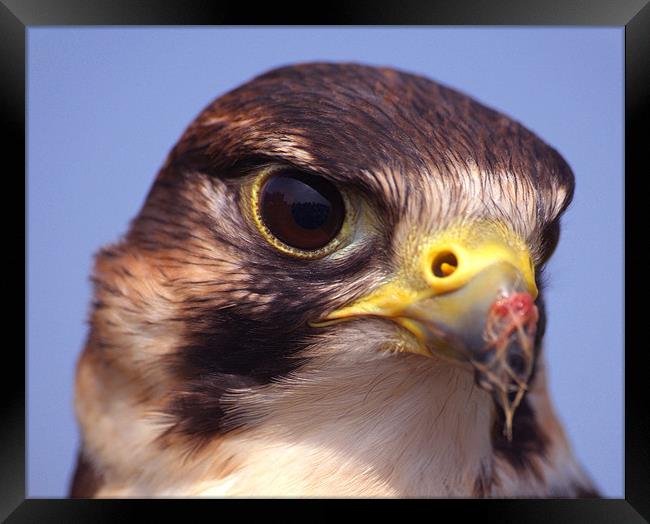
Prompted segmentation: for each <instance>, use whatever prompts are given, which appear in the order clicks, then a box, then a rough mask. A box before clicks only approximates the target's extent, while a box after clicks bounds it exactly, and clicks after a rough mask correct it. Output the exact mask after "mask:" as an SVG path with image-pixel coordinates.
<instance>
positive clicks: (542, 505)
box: [0, 0, 650, 524]
mask: <svg viewBox="0 0 650 524" xmlns="http://www.w3.org/2000/svg"><path fill="white" fill-rule="evenodd" d="M328 4H331V5H328V7H327V9H326V10H323V12H322V13H319V14H320V15H321V18H320V20H318V21H316V20H315V19H314V17H313V15H311V14H307V13H309V11H307V10H305V11H293V12H292V15H293V20H292V22H294V23H296V24H302V25H328V24H337V25H345V24H352V25H382V24H390V25H419V26H422V25H433V26H443V25H469V26H481V25H494V26H512V25H526V26H536V25H558V26H619V27H623V26H624V28H625V136H626V143H625V178H626V181H632V180H638V179H639V178H640V177H641V169H642V166H643V168H644V169H645V170H647V165H646V164H644V160H646V155H645V152H646V150H647V148H648V146H647V139H643V138H642V137H643V136H646V137H647V125H646V123H647V122H648V105H649V104H648V91H649V87H650V38H648V35H650V3H648V0H618V1H617V2H615V3H614V2H607V1H606V0H592V1H590V2H589V3H588V4H587V3H586V2H584V1H582V0H564V1H562V0H552V1H548V2H546V3H544V4H536V3H534V2H532V1H531V0H519V1H517V0H492V1H491V2H489V3H488V2H481V1H480V0H456V1H455V2H454V3H453V4H452V3H451V2H442V1H441V2H428V3H425V2H423V1H422V0H407V1H405V0H402V2H400V5H399V6H397V5H396V4H391V3H390V2H389V1H387V0H381V1H375V2H372V3H371V2H368V1H360V2H357V3H355V4H354V5H349V4H347V5H346V4H344V3H343V2H338V3H329V2H328ZM274 7H275V8H274ZM246 9H247V6H246V5H241V4H240V5H235V4H234V3H233V2H222V3H220V4H218V5H217V4H216V3H211V2H208V1H207V0H193V1H185V2H182V1H177V0H140V1H137V2H133V1H131V2H129V1H128V0H119V1H118V0H113V1H111V0H94V1H93V2H91V3H88V2H84V0H50V1H48V0H2V1H1V2H0V35H2V40H3V44H2V46H0V71H2V83H1V85H0V89H2V96H1V97H0V107H1V108H2V115H3V122H4V123H5V125H6V127H7V128H8V131H9V132H8V133H7V134H6V136H7V138H5V143H6V144H7V147H6V149H5V156H8V157H9V158H10V159H12V160H14V161H15V163H16V164H17V165H18V166H21V165H23V166H24V167H26V157H25V153H26V135H25V130H26V126H25V114H26V97H25V87H26V81H25V80H26V77H25V74H26V67H25V64H26V62H25V59H26V55H25V50H26V38H27V29H28V28H29V27H33V26H69V25H76V26H100V25H102V26H103V25H158V26H160V25H225V24H236V25H256V24H260V23H266V24H268V23H274V24H280V25H287V21H288V19H289V18H288V16H287V15H286V14H284V13H281V12H280V10H278V9H277V6H276V5H269V6H268V7H260V9H261V10H257V8H256V12H253V13H251V12H250V11H251V10H250V8H248V12H246ZM244 20H245V22H244ZM24 173H25V179H24V184H23V186H22V189H23V191H24V195H25V196H24V199H23V202H24V203H25V209H24V215H23V216H24V217H25V223H24V227H25V226H26V220H27V201H26V187H25V185H26V183H27V173H26V171H24ZM635 175H636V176H635ZM6 179H9V177H6ZM626 186H627V185H626ZM642 195H643V193H642V192H640V191H637V192H636V193H634V192H633V191H627V187H626V191H625V223H626V224H627V225H629V226H632V225H634V224H638V223H639V222H640V221H642V219H643V218H644V217H641V216H640V213H638V211H639V210H643V209H644V202H642V201H641V198H642ZM646 206H647V204H646ZM6 209H7V208H6ZM4 213H5V218H6V222H5V223H9V224H11V223H12V222H11V221H10V220H11V219H12V218H13V220H15V218H14V216H15V215H14V214H13V213H11V212H10V211H9V210H6V211H5V212H4ZM625 229H626V230H625V240H626V245H635V243H636V242H638V240H637V239H638V236H636V235H635V236H633V233H632V229H631V228H628V227H626V228H625ZM635 241H636V242H635ZM24 242H25V243H24V244H23V246H24V251H23V252H24V254H25V260H24V261H23V264H22V265H21V264H20V263H17V264H16V265H18V266H19V267H18V272H19V273H20V272H22V274H23V277H25V276H26V274H25V264H26V258H27V256H28V254H27V242H26V237H25V241H24ZM9 258H12V261H13V257H9ZM625 264H626V267H625V270H626V272H627V273H628V274H632V275H637V274H643V273H639V272H638V271H642V270H643V269H642V268H640V264H639V257H629V256H628V257H626V260H625ZM629 282H630V281H628V279H625V291H626V304H627V297H628V296H631V294H628V292H629V291H631V289H632V288H631V287H630V286H631V284H630V283H629ZM27 285H28V283H27V281H26V280H25V288H24V295H23V301H24V302H23V304H24V306H25V309H24V310H23V311H25V317H24V318H25V320H24V322H25V323H24V324H23V330H22V331H20V329H19V327H18V326H19V325H20V324H19V323H18V322H15V323H13V324H10V325H9V326H10V329H9V330H8V331H7V332H8V333H10V335H11V341H10V343H9V344H8V347H17V346H18V344H19V341H20V340H21V339H22V341H23V347H24V348H25V352H26V351H27V340H26V332H27V331H26V322H27V318H26V295H27V294H26V290H27ZM626 310H627V312H628V313H629V314H630V315H632V317H631V320H630V322H628V319H627V317H626V322H625V338H626V340H627V341H630V340H634V339H635V338H634V334H633V330H632V326H638V325H643V324H641V322H638V323H637V322H634V320H635V318H634V317H635V315H636V316H638V315H639V308H629V307H628V308H626ZM646 323H647V320H646ZM14 337H15V339H16V340H15V341H14V340H13V339H14ZM640 347H642V346H640ZM625 359H626V362H625V498H624V499H600V500H561V499H539V500H522V499H509V500H490V501H488V502H487V504H489V506H487V507H489V508H490V509H492V510H494V512H493V513H492V515H494V516H495V518H496V519H498V521H499V522H502V523H508V522H513V523H514V522H516V523H518V524H519V523H525V522H531V523H537V522H539V523H541V522H548V521H549V520H550V521H554V522H575V521H579V522H582V521H584V522H593V523H601V522H602V523H609V522H626V523H627V522H630V523H632V522H634V523H636V522H648V520H646V519H650V497H649V496H648V494H649V493H650V480H649V479H650V453H649V452H648V442H650V416H649V415H648V410H647V405H646V404H645V403H644V402H643V399H644V393H645V391H646V389H647V388H646V387H644V386H645V385H646V382H647V379H646V377H645V376H644V372H645V369H646V368H645V366H643V364H642V362H641V352H640V351H626V352H625ZM15 362H16V363H17V364H16V363H15V364H14V365H15V366H16V369H17V370H18V371H16V372H13V373H5V374H4V376H3V381H2V386H1V387H2V388H3V390H2V393H3V398H4V399H6V400H7V401H6V402H5V403H4V410H3V412H2V414H3V418H2V421H3V423H2V425H0V443H1V445H0V463H1V464H2V468H0V495H1V497H0V519H5V518H6V517H7V516H9V515H10V514H11V515H10V517H9V518H8V520H7V522H53V521H56V522H58V521H66V522H67V521H72V520H77V519H79V520H81V521H82V522H84V521H86V520H92V521H93V522H94V521H97V522H104V521H106V522H108V521H109V519H110V520H111V521H112V520H113V517H115V516H126V515H129V516H133V517H141V518H146V517H149V518H150V517H151V513H150V511H151V509H152V507H151V506H152V504H150V503H151V502H155V501H148V502H144V501H143V502H140V501H133V500H131V501H126V500H111V501H88V500H67V499H26V473H25V470H26V460H25V459H26V453H25V452H26V443H25V436H26V430H25V420H26V418H25V408H26V402H25V385H26V383H25V371H26V365H25V359H20V357H19V356H18V357H17V358H16V361H15ZM5 369H7V368H5ZM12 369H14V368H12ZM19 370H22V371H23V372H22V373H20V372H19ZM261 502H262V501H259V500H258V501H251V500H248V501H241V500H219V501H209V500H202V501H197V504H196V505H193V506H194V507H193V509H194V508H196V509H199V508H201V509H207V510H210V511H211V513H212V514H213V515H214V510H215V509H217V508H215V506H214V504H219V508H218V511H219V514H222V512H223V511H224V510H226V511H227V510H234V511H237V512H238V514H240V515H241V513H242V512H243V511H246V509H248V508H251V509H254V508H255V506H261V505H262V504H261ZM281 502H282V501H277V502H276V501H270V504H271V505H272V506H276V507H277V508H278V509H280V507H279V505H280V503H281ZM292 502H293V503H298V504H299V505H300V506H304V508H305V509H311V510H313V509H314V508H315V506H316V505H317V506H325V507H326V506H329V503H326V501H324V500H319V501H313V500H312V501H309V502H308V503H307V501H292ZM338 502H339V503H343V504H344V505H348V507H349V508H353V505H352V503H353V501H349V500H348V501H338ZM404 502H405V501H379V500H378V501H373V506H374V505H375V504H377V503H378V504H379V505H380V507H383V510H384V511H387V510H393V511H395V510H396V509H398V510H400V511H401V506H402V504H403V503H404ZM181 503H183V502H181ZM434 503H437V504H441V503H443V504H447V508H446V509H448V510H452V511H454V514H455V516H456V515H457V517H456V518H462V517H467V518H477V519H485V517H488V520H490V516H491V515H490V511H489V510H488V511H487V512H486V506H485V505H483V504H481V501H472V500H465V499H463V500H462V501H461V500H453V499H445V500H440V499H438V500H430V501H415V504H427V505H428V504H434ZM163 504H165V508H169V507H170V506H171V505H172V504H173V505H174V507H175V508H176V507H177V504H178V501H164V502H163ZM267 504H268V503H267ZM267 504H264V507H267V509H268V506H267ZM360 504H363V506H357V507H356V509H362V508H367V506H365V504H367V502H361V501H360ZM282 505H283V504H282ZM356 505H357V503H355V504H354V506H356ZM337 506H338V505H337ZM183 507H184V510H185V511H186V510H187V508H188V507H187V505H184V506H183ZM427 507H429V506H427ZM438 507H439V506H438ZM328 509H329V508H328ZM332 509H334V510H336V508H335V507H332ZM339 509H340V507H339ZM421 509H425V508H424V507H421ZM127 510H128V511H127ZM165 511H167V509H166V510H165ZM185 511H184V512H185ZM333 515H334V513H332V516H333ZM396 515H397V514H396ZM170 516H171V515H170ZM386 516H388V515H386Z"/></svg>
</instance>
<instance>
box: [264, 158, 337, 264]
mask: <svg viewBox="0 0 650 524" xmlns="http://www.w3.org/2000/svg"><path fill="white" fill-rule="evenodd" d="M254 207H255V208H256V215H257V219H258V220H259V222H260V224H258V225H261V226H262V229H263V230H266V231H263V232H264V233H270V234H271V235H272V236H273V237H274V239H277V240H278V241H279V243H278V242H272V243H273V244H274V245H276V247H279V248H280V249H281V250H283V251H285V252H288V253H289V254H294V255H298V256H304V257H308V258H314V256H318V255H324V254H325V252H326V251H328V250H327V248H328V246H330V245H331V244H332V242H333V241H334V240H335V239H336V238H337V236H338V235H339V233H340V232H341V228H342V227H343V224H344V222H345V215H346V210H345V202H344V198H343V196H342V195H341V192H340V191H339V190H338V189H337V188H336V186H335V185H334V184H332V183H331V182H330V181H328V180H326V179H325V178H323V177H320V176H316V175H311V174H308V173H304V172H302V171H298V170H284V171H281V172H278V173H275V174H271V175H270V176H268V177H264V179H263V180H262V182H261V185H260V187H259V188H258V190H257V195H256V198H255V203H254ZM283 246H287V247H289V248H290V249H289V250H287V249H282V248H283Z"/></svg>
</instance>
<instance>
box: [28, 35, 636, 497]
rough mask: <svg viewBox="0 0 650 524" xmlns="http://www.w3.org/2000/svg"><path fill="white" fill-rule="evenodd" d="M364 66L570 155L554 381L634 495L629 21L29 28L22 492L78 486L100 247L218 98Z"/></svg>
mask: <svg viewBox="0 0 650 524" xmlns="http://www.w3.org/2000/svg"><path fill="white" fill-rule="evenodd" d="M315 60H327V61H354V62H362V63H366V64H374V65H385V66H392V67H397V68H399V69H403V70H406V71H410V72H414V73H419V74H423V75H425V76H428V77H430V78H432V79H434V80H437V81H440V82H442V83H444V84H447V85H449V86H450V87H454V88H456V89H459V90H461V91H464V92H465V93H467V94H470V95H472V96H474V97H475V98H477V99H478V100H479V101H481V102H483V103H485V104H487V105H489V106H491V107H494V108H496V109H498V110H500V111H503V112H505V113H506V114H508V115H509V116H511V117H513V118H515V119H517V120H519V121H520V122H522V123H523V124H524V125H526V126H527V127H529V128H530V129H532V130H533V131H534V132H536V133H537V134H538V135H539V136H541V137H542V138H543V139H544V140H546V141H547V142H549V143H550V144H551V145H553V146H554V147H555V148H556V149H558V150H559V151H560V153H561V154H562V155H563V156H564V157H565V158H566V160H567V161H568V162H569V164H570V165H571V166H572V168H573V170H574V173H575V175H576V181H577V188H576V195H575V199H574V203H573V205H572V207H571V208H570V209H569V211H568V212H567V213H566V215H565V219H564V223H563V233H562V238H561V241H560V245H559V247H558V249H557V251H556V254H555V256H554V258H553V259H552V262H551V263H550V265H549V268H548V272H547V274H548V276H549V286H548V289H547V307H548V316H549V326H548V330H547V336H546V353H547V356H548V359H549V367H550V376H549V380H550V389H551V393H552V397H553V399H554V401H555V404H556V407H557V411H558V413H559V416H560V418H561V419H562V421H563V422H564V424H565V427H566V429H567V432H568V435H569V437H570V440H571V442H572V444H573V446H574V448H575V449H576V453H577V456H578V457H579V459H580V460H581V462H582V463H583V464H584V465H585V467H586V469H587V470H588V471H589V473H590V474H591V475H592V476H593V478H594V480H595V482H596V484H597V486H598V487H599V488H600V489H601V490H602V493H603V494H604V495H605V496H608V497H622V496H623V449H624V448H623V413H624V412H623V29H621V28H531V29H527V28H344V29H343V28H318V29H312V28H300V29H292V28H272V29H266V28H144V29H139V28H33V27H32V28H29V29H28V115H27V117H28V148H29V149H28V178H27V197H28V200H27V221H28V238H27V249H28V251H27V258H28V285H27V299H28V312H27V314H28V317H27V319H28V333H27V336H28V338H27V350H28V376H27V380H28V391H27V394H28V413H27V415H28V416H27V422H28V428H27V429H28V471H27V475H28V494H29V496H32V497H34V496H36V497H42V496H46V497H60V496H64V495H65V494H66V492H67V486H68V482H69V477H70V475H71V473H72V467H73V463H74V455H75V452H76V447H77V432H76V431H77V430H76V426H75V420H74V414H73V409H72V398H73V379H74V366H75V362H76V358H77V356H78V354H79V352H80V350H81V349H82V347H83V343H84V338H85V335H86V329H87V327H86V325H85V320H86V317H87V313H88V306H89V303H90V298H91V297H90V284H89V280H88V275H89V272H90V268H91V262H92V255H93V253H94V252H95V251H96V250H97V249H98V248H99V247H100V246H101V245H103V244H105V243H107V242H111V241H114V240H116V239H117V238H118V237H119V236H120V235H121V234H122V233H124V232H125V231H126V229H127V227H128V223H129V220H130V219H131V218H133V217H134V216H135V215H136V214H137V212H138V210H139V208H140V206H141V205H142V203H143V200H144V198H145V196H146V194H147V191H148V189H149V187H150V185H151V183H152V181H153V179H154V176H155V175H156V172H157V170H158V168H159V167H160V166H161V164H162V162H163V160H164V158H165V156H166V154H167V152H168V151H169V149H170V148H171V147H172V145H173V144H174V143H175V141H176V140H177V139H178V138H179V136H180V135H181V133H182V132H183V130H184V129H185V127H186V126H187V125H188V124H189V123H190V121H191V120H192V119H193V118H194V117H195V116H196V115H197V113H199V111H200V110H201V109H202V108H204V107H205V106H206V105H207V104H208V103H209V102H210V101H211V100H213V99H214V98H215V97H217V96H219V95H221V94H223V93H224V92H226V91H227V90H230V89H232V88H234V87H236V86H237V85H239V84H240V83H242V82H244V81H246V80H249V79H250V78H252V77H253V76H256V75H258V74H260V73H262V72H264V71H266V70H268V69H270V68H273V67H275V66H278V65H284V64H288V63H295V62H305V61H315Z"/></svg>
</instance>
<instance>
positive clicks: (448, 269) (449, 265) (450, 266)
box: [433, 251, 458, 278]
mask: <svg viewBox="0 0 650 524" xmlns="http://www.w3.org/2000/svg"><path fill="white" fill-rule="evenodd" d="M456 269H458V259H457V258H456V255H454V254H453V253H452V252H451V251H441V252H440V253H438V254H437V255H436V257H435V258H434V259H433V274H434V275H435V276H437V277H440V278H444V277H448V276H449V275H451V274H452V273H453V272H454V271H456Z"/></svg>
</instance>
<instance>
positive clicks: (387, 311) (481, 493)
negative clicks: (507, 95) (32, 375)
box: [70, 63, 597, 497]
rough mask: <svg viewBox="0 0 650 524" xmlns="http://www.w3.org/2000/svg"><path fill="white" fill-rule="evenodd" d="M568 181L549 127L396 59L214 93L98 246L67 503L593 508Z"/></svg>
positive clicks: (263, 79) (312, 68)
mask: <svg viewBox="0 0 650 524" xmlns="http://www.w3.org/2000/svg"><path fill="white" fill-rule="evenodd" d="M573 191H574V177H573V174H572V172H571V169H570V167H569V166H568V164H567V163H566V162H565V160H564V159H563V158H562V157H561V156H560V154H558V152H557V151H555V150H554V149H553V148H552V147H551V146H549V145H547V144H546V143H544V142H543V141H542V140H541V139H540V138H538V137H537V136H536V135H535V134H533V133H532V132H531V131H529V130H528V129H526V128H525V127H523V126H522V125H520V124H519V123H517V122H515V121H514V120H512V119H510V118H508V117H507V116H504V115H503V114H500V113H499V112H497V111H495V110H492V109H490V108H488V107H485V106H484V105H482V104H480V103H478V102H477V101H475V100H473V99H472V98H470V97H468V96H465V95H464V94H461V93H459V92H457V91H455V90H453V89H450V88H448V87H445V86H443V85H440V84H438V83H436V82H433V81H431V80H429V79H426V78H423V77H421V76H417V75H413V74H408V73H405V72H401V71H397V70H394V69H389V68H379V67H369V66H364V65H359V64H331V63H309V64H299V65H292V66H286V67H281V68H278V69H274V70H272V71H270V72H267V73H265V74H262V75H261V76H258V77H256V78H254V79H253V80H251V81H249V82H248V83H245V84H243V85H242V86H240V87H238V88H237V89H234V90H233V91H231V92H229V93H227V94H225V95H223V96H221V97H220V98H218V99H216V100H215V101H214V102H213V103H211V104H210V105H209V106H208V107H207V108H206V109H205V110H204V111H202V112H201V113H200V114H199V116H198V117H197V118H196V119H195V120H194V121H193V122H192V123H191V125H190V126H189V127H188V128H187V130H186V131H185V133H184V134H183V135H182V137H181V138H180V140H179V141H178V143H177V144H176V145H175V146H174V147H173V149H172V150H171V152H170V153H169V155H168V157H167V159H166V161H165V163H164V165H163V166H162V168H161V170H160V172H159V174H158V176H157V178H156V180H155V182H154V184H153V187H152V188H151V190H150V192H149V194H148V196H147V198H146V201H145V203H144V205H143V207H142V209H141V210H140V212H139V214H138V215H137V216H136V218H135V219H134V220H133V221H132V223H131V225H130V228H129V230H128V232H127V234H126V235H125V236H124V237H123V238H122V239H121V240H119V241H118V242H117V243H114V244H112V245H109V246H107V247H105V248H103V249H102V250H100V252H99V253H98V255H97V256H96V262H95V268H94V273H93V277H92V280H93V283H94V301H93V307H92V310H91V314H90V329H89V334H88V338H87V343H86V346H85V349H84V351H83V352H82V354H81V356H80V358H79V362H78V367H77V375H76V394H75V395H76V400H75V405H76V414H77V418H78V422H79V426H80V432H81V446H80V450H79V456H78V459H77V460H78V462H77V468H76V472H75V475H74V478H73V481H72V485H71V492H70V495H71V496H72V497H148V496H155V497H165V496H175V497H176V496H211V497H214V496H274V497H275V496H282V497H311V496H337V497H340V496H354V497H589V496H597V493H596V491H595V489H594V486H593V485H592V483H591V481H590V479H589V478H588V476H587V475H586V474H585V472H584V471H583V469H582V467H581V465H580V464H579V463H578V461H577V460H576V458H575V456H574V454H573V451H572V449H571V446H570V444H569V442H568V440H567V437H566V435H565V432H564V430H563V428H562V426H561V424H560V422H559V421H558V418H557V417H556V415H555V413H554V408H553V406H552V404H551V401H550V398H549V392H548V389H547V382H546V370H545V361H544V354H543V351H542V345H543V336H544V329H545V324H546V316H545V308H544V300H543V289H542V272H543V269H544V266H545V264H546V263H547V261H548V259H549V257H550V256H551V254H552V253H553V251H554V249H555V247H556V245H557V242H558V239H559V233H560V225H559V224H560V217H561V215H562V213H563V212H564V210H565V209H566V207H567V206H568V205H569V203H570V201H571V199H572V195H573Z"/></svg>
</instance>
